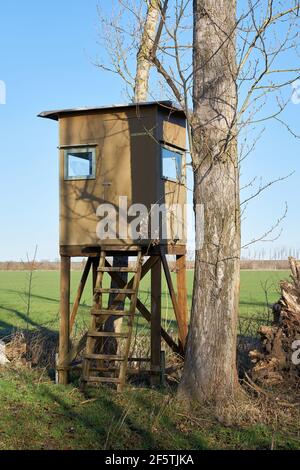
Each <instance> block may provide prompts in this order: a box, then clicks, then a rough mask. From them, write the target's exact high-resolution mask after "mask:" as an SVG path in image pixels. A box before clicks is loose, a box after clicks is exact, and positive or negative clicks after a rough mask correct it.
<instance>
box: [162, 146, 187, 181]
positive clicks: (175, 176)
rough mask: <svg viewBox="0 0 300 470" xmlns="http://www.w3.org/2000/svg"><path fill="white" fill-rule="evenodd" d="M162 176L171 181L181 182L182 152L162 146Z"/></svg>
mask: <svg viewBox="0 0 300 470" xmlns="http://www.w3.org/2000/svg"><path fill="white" fill-rule="evenodd" d="M161 151H162V177H163V178H165V179H168V180H172V181H178V182H181V179H182V153H180V152H175V151H174V150H170V149H169V148H167V147H162V149H161Z"/></svg>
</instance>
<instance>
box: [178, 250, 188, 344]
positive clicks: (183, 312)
mask: <svg viewBox="0 0 300 470" xmlns="http://www.w3.org/2000/svg"><path fill="white" fill-rule="evenodd" d="M176 274H177V298H178V307H179V319H178V321H180V323H181V325H182V332H183V340H184V343H183V344H181V347H183V348H184V345H185V343H186V338H187V334H188V305H187V284H186V282H187V280H186V255H178V256H176Z"/></svg>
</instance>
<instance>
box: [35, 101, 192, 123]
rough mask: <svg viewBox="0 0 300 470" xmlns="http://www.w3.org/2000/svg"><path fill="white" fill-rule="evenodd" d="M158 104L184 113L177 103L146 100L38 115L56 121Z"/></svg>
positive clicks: (45, 112)
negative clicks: (64, 117)
mask: <svg viewBox="0 0 300 470" xmlns="http://www.w3.org/2000/svg"><path fill="white" fill-rule="evenodd" d="M151 106H159V107H160V108H165V109H166V110H168V111H169V112H180V113H182V114H184V111H183V110H182V109H180V108H179V107H178V106H177V105H175V104H174V103H172V101H147V102H142V103H128V104H113V105H109V106H97V107H92V108H89V107H83V108H72V109H58V110H54V111H43V112H41V113H40V114H38V117H42V118H47V119H53V120H54V121H58V120H59V118H60V117H63V116H71V115H78V114H89V113H93V112H97V111H112V110H117V109H126V108H136V109H139V108H143V107H151Z"/></svg>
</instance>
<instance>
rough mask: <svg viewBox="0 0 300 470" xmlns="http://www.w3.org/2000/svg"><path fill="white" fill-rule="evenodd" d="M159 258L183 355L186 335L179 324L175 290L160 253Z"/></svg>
mask: <svg viewBox="0 0 300 470" xmlns="http://www.w3.org/2000/svg"><path fill="white" fill-rule="evenodd" d="M160 256H161V261H162V265H163V268H164V273H165V276H166V281H167V284H168V289H169V293H170V297H171V300H172V304H173V309H174V313H175V317H176V321H177V326H178V338H179V346H180V350H181V353H184V347H185V341H186V334H185V331H184V328H183V325H182V322H181V314H180V311H179V306H178V300H177V295H176V293H175V290H174V286H173V281H172V277H171V273H170V270H169V266H168V262H167V258H166V255H165V254H164V253H162V252H161V254H160Z"/></svg>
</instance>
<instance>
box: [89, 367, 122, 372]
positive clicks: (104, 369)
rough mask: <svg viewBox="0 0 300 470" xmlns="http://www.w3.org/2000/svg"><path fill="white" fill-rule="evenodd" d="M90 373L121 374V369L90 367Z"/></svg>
mask: <svg viewBox="0 0 300 470" xmlns="http://www.w3.org/2000/svg"><path fill="white" fill-rule="evenodd" d="M89 370H90V372H119V371H120V367H90V368H89Z"/></svg>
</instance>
